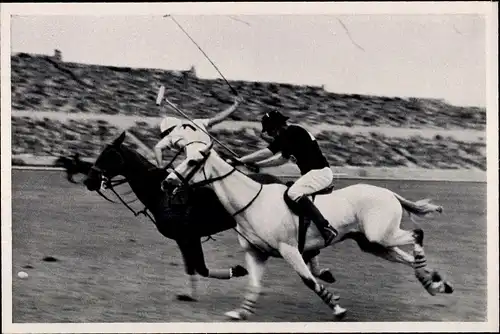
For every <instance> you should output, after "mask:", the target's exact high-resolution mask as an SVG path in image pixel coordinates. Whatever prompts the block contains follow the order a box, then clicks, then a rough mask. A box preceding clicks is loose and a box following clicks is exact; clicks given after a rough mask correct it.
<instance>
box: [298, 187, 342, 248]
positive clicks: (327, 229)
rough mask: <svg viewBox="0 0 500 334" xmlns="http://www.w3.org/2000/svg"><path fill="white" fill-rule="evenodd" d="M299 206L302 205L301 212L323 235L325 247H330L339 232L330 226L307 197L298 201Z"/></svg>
mask: <svg viewBox="0 0 500 334" xmlns="http://www.w3.org/2000/svg"><path fill="white" fill-rule="evenodd" d="M298 204H299V205H300V208H301V211H302V212H303V213H304V214H305V215H306V216H308V217H309V218H310V219H311V220H312V221H313V222H314V224H315V225H316V226H317V227H318V229H319V231H320V233H321V235H322V236H323V238H324V239H325V245H326V246H328V245H329V244H330V243H331V242H332V241H333V239H335V237H336V236H337V235H338V231H337V230H336V229H334V228H333V227H332V226H330V224H329V223H328V221H327V220H326V219H325V218H324V217H323V215H322V214H321V212H320V211H319V210H318V208H317V207H316V205H314V203H313V202H312V201H311V200H310V199H309V198H308V197H307V196H303V197H302V198H301V199H300V200H299V201H298Z"/></svg>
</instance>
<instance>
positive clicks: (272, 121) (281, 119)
mask: <svg viewBox="0 0 500 334" xmlns="http://www.w3.org/2000/svg"><path fill="white" fill-rule="evenodd" d="M288 119H289V118H288V117H286V116H283V114H281V113H280V112H279V111H277V110H272V111H270V112H268V113H267V114H265V115H264V116H263V117H262V120H261V124H262V132H264V133H266V132H269V131H270V130H275V129H276V128H277V127H279V126H281V125H283V124H285V123H286V121H287V120H288Z"/></svg>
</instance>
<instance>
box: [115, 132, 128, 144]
mask: <svg viewBox="0 0 500 334" xmlns="http://www.w3.org/2000/svg"><path fill="white" fill-rule="evenodd" d="M125 135H126V132H125V131H123V132H122V134H121V135H120V136H119V137H118V138H116V139H115V140H114V141H113V146H120V145H121V144H122V143H123V141H124V140H125Z"/></svg>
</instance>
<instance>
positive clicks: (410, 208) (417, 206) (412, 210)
mask: <svg viewBox="0 0 500 334" xmlns="http://www.w3.org/2000/svg"><path fill="white" fill-rule="evenodd" d="M393 194H394V196H395V197H396V198H397V200H398V201H399V203H400V204H401V206H402V207H403V209H405V210H406V211H407V212H408V213H409V214H410V215H411V214H414V215H417V216H420V217H423V216H425V215H427V214H429V213H433V212H438V213H442V212H443V207H442V206H439V205H435V204H432V203H430V201H431V200H430V199H428V198H426V199H421V200H419V201H416V202H412V201H410V200H407V199H406V198H404V197H403V196H401V195H398V194H396V193H394V192H393Z"/></svg>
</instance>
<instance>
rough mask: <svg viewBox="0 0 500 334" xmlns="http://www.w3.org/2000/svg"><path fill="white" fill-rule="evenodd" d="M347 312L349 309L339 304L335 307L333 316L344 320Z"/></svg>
mask: <svg viewBox="0 0 500 334" xmlns="http://www.w3.org/2000/svg"><path fill="white" fill-rule="evenodd" d="M346 313H347V310H346V309H345V308H343V307H341V306H340V305H338V304H337V305H335V307H334V308H333V317H334V318H335V320H342V319H343V318H344V317H345V315H346Z"/></svg>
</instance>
